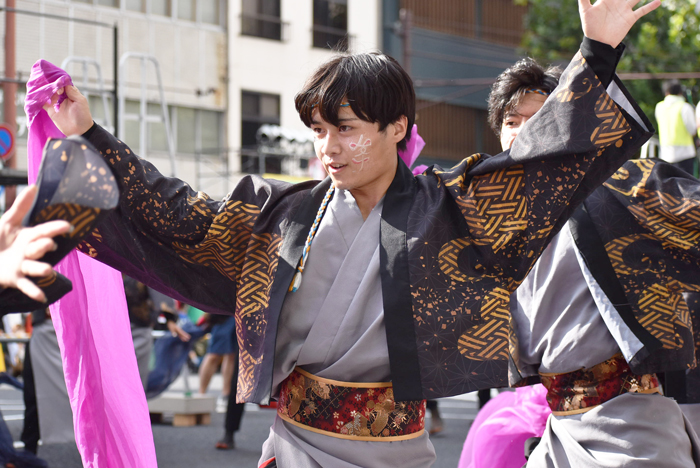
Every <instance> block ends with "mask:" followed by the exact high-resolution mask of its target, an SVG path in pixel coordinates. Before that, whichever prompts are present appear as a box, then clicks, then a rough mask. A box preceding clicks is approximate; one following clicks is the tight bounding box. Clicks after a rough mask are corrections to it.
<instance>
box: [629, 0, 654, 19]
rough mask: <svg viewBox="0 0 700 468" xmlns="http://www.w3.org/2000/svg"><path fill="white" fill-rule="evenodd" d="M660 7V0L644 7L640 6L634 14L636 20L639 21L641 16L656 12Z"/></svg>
mask: <svg viewBox="0 0 700 468" xmlns="http://www.w3.org/2000/svg"><path fill="white" fill-rule="evenodd" d="M660 6H661V0H654V1H653V2H649V3H647V4H646V5H642V6H641V7H639V8H637V9H636V10H635V11H634V12H635V14H636V17H637V19H639V18H641V17H642V16H644V15H646V14H648V13H651V12H652V11H654V10H656V9H657V8H658V7H660Z"/></svg>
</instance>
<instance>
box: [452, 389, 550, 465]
mask: <svg viewBox="0 0 700 468" xmlns="http://www.w3.org/2000/svg"><path fill="white" fill-rule="evenodd" d="M551 413H552V410H551V409H550V408H549V405H548V404H547V389H546V388H545V387H544V386H543V385H541V384H537V385H533V386H530V387H521V388H517V389H516V390H515V392H502V393H499V394H498V396H496V397H495V398H492V399H491V400H489V402H488V403H487V404H486V405H484V407H483V408H481V410H480V411H479V414H477V416H476V419H474V422H473V423H472V425H471V427H470V428H469V434H467V440H466V441H465V442H464V447H463V448H462V455H461V457H460V459H459V465H458V467H459V468H493V467H499V468H521V467H522V466H523V465H524V464H525V462H526V461H527V460H526V459H525V441H526V440H527V439H529V438H530V437H541V436H542V434H544V430H545V427H546V425H547V418H548V417H549V415H550V414H551Z"/></svg>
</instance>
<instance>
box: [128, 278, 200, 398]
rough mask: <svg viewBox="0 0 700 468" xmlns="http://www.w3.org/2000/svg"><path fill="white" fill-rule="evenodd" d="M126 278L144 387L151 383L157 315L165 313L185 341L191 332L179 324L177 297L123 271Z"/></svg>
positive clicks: (135, 349) (132, 324) (137, 359)
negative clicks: (149, 374) (162, 292)
mask: <svg viewBox="0 0 700 468" xmlns="http://www.w3.org/2000/svg"><path fill="white" fill-rule="evenodd" d="M122 279H123V281H124V294H125V295H126V305H127V308H128V310H129V322H130V323H131V336H132V338H133V340H134V351H135V353H136V362H137V364H138V367H139V376H140V377H141V383H142V384H143V388H144V390H145V389H146V388H147V386H148V373H149V364H150V360H151V351H152V349H153V336H152V333H151V332H152V331H153V326H154V325H155V323H156V321H157V320H158V316H160V315H163V316H164V317H165V320H166V326H167V328H168V330H169V331H170V333H171V334H172V335H173V336H177V337H178V338H180V339H181V340H182V341H185V342H186V341H189V340H190V335H189V333H187V332H186V331H184V330H183V329H182V328H180V326H179V325H178V324H177V315H176V310H175V300H174V299H171V298H169V297H168V296H166V295H164V294H161V293H159V292H158V291H156V290H155V289H152V288H149V287H148V286H146V285H145V284H143V283H141V282H139V281H136V280H135V279H133V278H131V277H129V276H127V275H122Z"/></svg>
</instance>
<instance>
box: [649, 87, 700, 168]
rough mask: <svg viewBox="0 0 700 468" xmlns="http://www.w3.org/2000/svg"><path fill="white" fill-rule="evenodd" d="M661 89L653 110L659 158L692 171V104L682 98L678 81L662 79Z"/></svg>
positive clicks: (693, 157) (694, 133) (693, 140)
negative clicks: (659, 97)
mask: <svg viewBox="0 0 700 468" xmlns="http://www.w3.org/2000/svg"><path fill="white" fill-rule="evenodd" d="M663 91H664V96H665V97H664V100H663V101H661V102H659V103H658V104H656V109H655V111H654V114H655V115H656V122H657V124H658V128H659V146H660V148H659V158H660V159H662V160H664V161H666V162H668V163H671V164H675V165H677V166H678V167H680V168H681V169H683V170H684V171H685V172H687V173H688V174H691V175H694V174H695V172H694V171H695V166H694V164H695V159H696V158H695V156H696V150H695V135H696V134H697V131H698V127H697V124H696V119H695V115H694V114H695V112H694V111H693V106H691V105H690V104H688V102H687V101H686V100H685V97H684V96H683V85H681V83H680V81H678V80H668V81H664V84H663Z"/></svg>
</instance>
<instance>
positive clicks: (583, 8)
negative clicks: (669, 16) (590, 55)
mask: <svg viewBox="0 0 700 468" xmlns="http://www.w3.org/2000/svg"><path fill="white" fill-rule="evenodd" d="M639 2H640V0H597V1H596V2H595V3H594V4H591V0H578V11H579V16H580V17H581V26H582V27H583V34H585V35H586V37H587V38H589V39H593V40H596V41H598V42H603V43H605V44H608V45H610V46H612V47H617V46H618V45H619V44H620V42H622V40H623V39H624V38H625V36H626V35H627V33H628V32H629V30H630V29H631V28H632V26H633V25H634V23H636V22H637V20H638V19H639V18H641V17H642V16H644V15H646V14H647V13H650V12H652V11H654V10H656V8H658V7H659V6H660V5H661V1H660V0H652V1H651V2H649V3H646V4H644V5H642V6H641V7H639V8H637V9H636V10H635V9H634V7H635V6H636V5H637V4H638V3H639Z"/></svg>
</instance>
